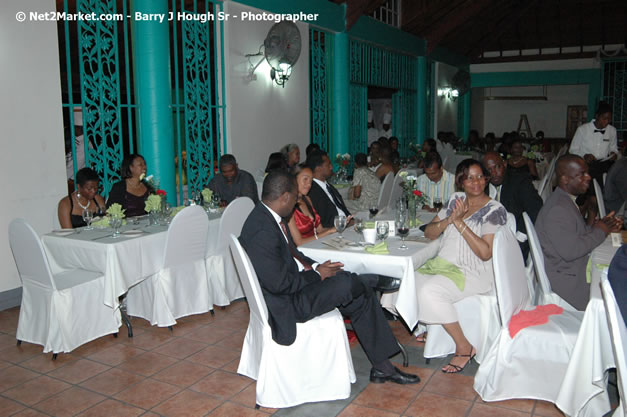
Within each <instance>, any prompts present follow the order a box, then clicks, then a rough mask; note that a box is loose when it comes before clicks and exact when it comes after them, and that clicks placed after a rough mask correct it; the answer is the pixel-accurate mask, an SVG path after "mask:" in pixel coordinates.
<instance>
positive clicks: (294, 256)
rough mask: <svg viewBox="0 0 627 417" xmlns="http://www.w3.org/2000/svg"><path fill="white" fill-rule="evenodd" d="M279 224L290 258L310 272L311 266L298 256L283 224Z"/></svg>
mask: <svg viewBox="0 0 627 417" xmlns="http://www.w3.org/2000/svg"><path fill="white" fill-rule="evenodd" d="M279 224H280V225H281V230H283V234H284V235H285V237H286V238H287V247H288V248H290V253H291V254H292V258H294V259H296V260H297V261H298V262H300V263H301V264H302V265H303V267H304V268H305V271H311V270H312V269H313V268H312V267H311V264H310V263H309V262H307V260H306V259H305V258H303V257H302V256H300V254H299V253H298V251H297V250H296V249H294V247H293V246H292V242H291V241H290V237H289V235H288V234H287V227H285V223H283V222H281V223H279Z"/></svg>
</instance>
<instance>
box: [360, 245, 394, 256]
mask: <svg viewBox="0 0 627 417" xmlns="http://www.w3.org/2000/svg"><path fill="white" fill-rule="evenodd" d="M365 251H366V252H368V253H372V254H373V255H387V254H388V253H390V251H389V250H388V243H387V242H381V243H377V244H376V245H374V246H366V249H365Z"/></svg>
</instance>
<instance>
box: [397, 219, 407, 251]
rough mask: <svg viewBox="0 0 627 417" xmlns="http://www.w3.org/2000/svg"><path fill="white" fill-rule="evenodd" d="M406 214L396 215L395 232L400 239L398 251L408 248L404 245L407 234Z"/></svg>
mask: <svg viewBox="0 0 627 417" xmlns="http://www.w3.org/2000/svg"><path fill="white" fill-rule="evenodd" d="M407 220H408V218H407V213H400V212H399V213H397V214H396V232H397V233H398V235H399V236H400V237H401V246H399V247H398V248H399V249H400V250H407V249H409V247H408V246H407V245H406V244H405V237H406V236H407V235H408V234H409V223H408V222H407Z"/></svg>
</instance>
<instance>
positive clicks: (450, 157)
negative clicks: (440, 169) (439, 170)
mask: <svg viewBox="0 0 627 417" xmlns="http://www.w3.org/2000/svg"><path fill="white" fill-rule="evenodd" d="M441 156H442V160H443V161H444V159H445V158H446V162H445V163H444V169H446V170H447V171H448V172H453V173H454V172H455V170H456V169H457V165H459V163H460V162H461V161H463V160H465V159H468V158H472V159H476V160H477V161H481V154H480V153H479V152H474V151H472V152H461V153H442V155H441Z"/></svg>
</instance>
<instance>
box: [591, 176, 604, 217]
mask: <svg viewBox="0 0 627 417" xmlns="http://www.w3.org/2000/svg"><path fill="white" fill-rule="evenodd" d="M592 184H594V194H595V196H596V198H597V204H598V206H599V217H600V218H603V217H605V216H607V212H606V211H605V201H603V191H601V186H600V185H599V183H598V182H597V180H596V179H593V180H592Z"/></svg>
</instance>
